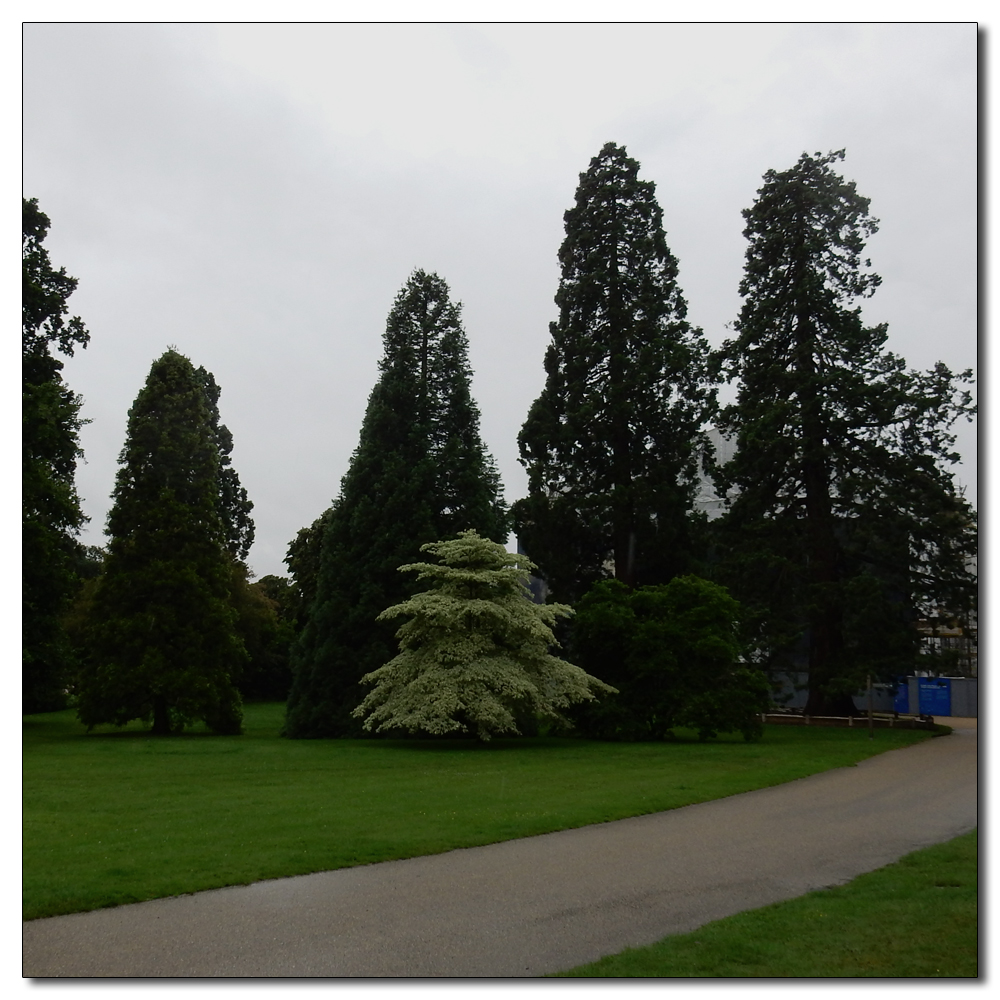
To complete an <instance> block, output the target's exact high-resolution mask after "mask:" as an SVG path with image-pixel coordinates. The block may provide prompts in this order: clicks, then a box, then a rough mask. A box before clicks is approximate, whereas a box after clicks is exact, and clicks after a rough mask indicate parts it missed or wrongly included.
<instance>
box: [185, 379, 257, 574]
mask: <svg viewBox="0 0 1000 1000" xmlns="http://www.w3.org/2000/svg"><path fill="white" fill-rule="evenodd" d="M195 374H196V375H197V376H198V378H199V379H200V380H201V382H202V385H203V386H204V390H205V399H206V401H207V403H208V413H209V421H210V423H211V427H212V435H213V437H214V438H215V446H216V448H217V449H218V451H219V503H218V506H219V517H220V518H221V519H222V527H223V530H224V532H225V537H226V548H227V550H228V551H229V553H230V555H232V557H233V558H234V559H239V560H244V559H246V557H247V555H248V554H249V552H250V546H251V545H253V536H254V523H253V520H252V519H251V517H250V511H252V510H253V502H252V501H251V500H250V498H249V497H248V496H247V491H246V490H245V489H244V487H243V485H242V484H241V483H240V477H239V475H238V474H237V472H236V470H235V469H234V468H233V464H232V459H231V458H230V457H229V456H230V455H231V454H232V451H233V435H232V433H231V432H230V430H229V428H228V427H227V426H226V425H225V424H223V423H222V422H221V418H220V416H219V397H220V396H221V395H222V388H221V387H220V386H219V384H218V383H217V382H216V381H215V376H214V375H213V374H212V373H211V372H210V371H206V369H205V368H198V370H197V371H196V373H195Z"/></svg>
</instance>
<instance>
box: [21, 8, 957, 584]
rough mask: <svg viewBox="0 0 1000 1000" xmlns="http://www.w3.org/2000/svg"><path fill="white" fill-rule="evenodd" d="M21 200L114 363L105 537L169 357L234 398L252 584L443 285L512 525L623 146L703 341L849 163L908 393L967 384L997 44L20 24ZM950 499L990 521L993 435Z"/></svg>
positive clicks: (879, 317)
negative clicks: (563, 250) (529, 435)
mask: <svg viewBox="0 0 1000 1000" xmlns="http://www.w3.org/2000/svg"><path fill="white" fill-rule="evenodd" d="M24 67H25V89H24V152H25V158H24V193H25V195H26V196H27V197H36V198H38V200H39V204H40V207H41V208H42V210H43V211H44V212H46V213H47V214H48V215H49V217H50V218H51V220H52V228H51V230H50V235H49V238H48V241H47V244H46V245H47V246H48V248H49V251H50V255H51V257H52V260H53V262H54V263H55V264H56V266H65V267H66V269H67V271H68V272H69V273H70V274H72V275H74V276H75V277H77V278H78V279H79V282H80V284H79V287H78V289H77V292H76V293H75V294H74V296H73V297H72V299H71V300H70V306H71V312H72V313H73V314H79V315H80V316H82V317H83V319H84V321H85V322H86V324H87V326H88V327H89V329H90V332H91V335H92V340H91V344H90V346H89V347H88V348H87V349H86V350H85V351H80V352H78V353H77V356H76V357H75V358H73V359H70V360H68V361H67V363H66V369H65V375H66V379H67V381H68V383H69V385H70V386H71V387H72V388H73V389H74V390H76V391H77V392H79V393H81V394H82V395H83V397H84V400H85V403H84V409H83V413H84V416H85V417H87V418H89V419H90V420H91V421H92V422H91V423H90V424H89V425H88V426H87V427H85V428H84V430H83V432H82V435H81V437H82V444H83V448H84V452H85V455H86V464H84V465H81V467H80V470H79V475H78V483H79V489H80V493H81V495H82V496H83V498H84V510H85V511H86V513H87V514H88V515H89V516H90V517H91V523H90V526H89V529H88V530H87V532H86V533H85V535H84V541H86V542H87V543H89V544H102V543H103V540H104V539H103V535H102V532H103V527H104V519H105V516H106V513H107V509H108V506H109V494H110V493H111V490H112V488H113V486H114V476H115V471H116V468H117V456H118V452H119V450H120V449H121V446H122V444H123V442H124V437H125V424H126V419H127V411H128V409H129V407H130V406H131V404H132V401H133V400H134V398H135V396H136V394H137V393H138V392H139V390H140V389H141V388H142V385H143V383H144V382H145V379H146V376H147V374H148V372H149V367H150V365H151V364H152V362H153V361H154V360H155V359H156V358H157V357H159V356H160V354H162V353H163V351H164V350H166V349H167V347H168V345H171V346H176V347H177V348H178V349H179V350H180V351H181V352H182V353H184V354H186V355H187V356H188V357H190V358H191V360H192V361H193V362H194V364H195V365H204V366H205V367H206V368H208V369H209V370H210V371H212V372H213V373H214V374H215V377H216V380H217V381H218V382H219V384H220V385H221V386H222V397H221V400H220V409H221V413H222V419H223V422H224V423H226V424H227V425H228V426H229V428H230V430H231V431H232V432H233V435H234V439H235V448H234V452H233V464H234V466H235V467H236V469H237V471H238V472H239V475H240V477H241V479H242V481H243V484H244V485H245V486H246V488H247V490H248V492H249V494H250V498H251V499H252V500H253V502H254V504H255V509H254V512H253V516H254V519H255V522H256V526H257V541H256V544H255V545H254V548H253V550H252V551H251V554H250V559H249V562H250V564H251V566H252V568H253V569H254V570H255V571H256V572H257V573H258V574H260V575H263V574H266V573H285V572H286V568H285V567H284V566H283V564H282V558H283V556H284V555H285V552H286V550H287V546H288V542H289V541H290V540H291V539H292V538H293V537H294V536H295V533H296V531H298V529H299V528H301V527H303V526H305V525H307V524H309V523H311V522H312V521H313V520H314V519H315V518H316V517H317V516H319V514H320V513H321V512H322V511H323V510H324V509H325V508H326V507H327V506H328V505H329V504H330V501H331V500H332V499H333V497H334V496H335V495H336V494H337V492H338V490H339V483H340V479H341V476H342V475H343V474H344V472H345V471H346V469H347V464H348V460H349V458H350V455H351V452H352V451H353V449H354V447H355V446H356V444H357V440H358V432H359V430H360V426H361V420H362V417H363V414H364V409H365V405H366V402H367V398H368V394H369V392H370V391H371V389H372V386H373V385H374V383H375V380H376V378H377V367H376V366H377V361H378V358H379V356H380V354H381V346H382V340H381V338H382V332H383V330H384V327H385V318H386V314H387V313H388V311H389V308H390V307H391V305H392V301H393V299H394V297H395V295H396V293H397V292H398V290H399V289H400V287H401V286H402V285H403V283H404V282H405V281H406V279H407V277H408V276H409V274H410V273H411V272H412V271H413V270H414V269H415V268H423V269H425V270H428V271H436V272H437V273H438V274H440V275H441V277H442V278H444V279H445V280H446V281H447V282H448V284H449V286H450V288H451V292H452V296H453V298H455V299H457V300H460V301H461V302H462V303H463V304H464V310H463V316H464V321H465V327H466V330H467V332H468V335H469V340H470V360H471V363H472V367H473V369H474V371H475V379H474V383H473V389H474V394H475V397H476V399H477V402H478V404H479V407H480V410H481V412H482V433H483V437H484V439H485V441H486V443H487V446H488V447H489V449H490V450H491V452H492V453H493V455H494V456H495V457H496V459H497V461H498V463H499V466H500V470H501V473H502V476H503V480H504V484H505V487H506V497H507V499H508V500H510V501H513V500H515V499H517V498H518V497H520V496H523V495H524V491H525V487H526V477H525V474H524V471H523V469H522V468H521V466H520V465H519V463H518V459H517V442H516V438H517V433H518V431H519V429H520V427H521V424H522V422H523V420H524V418H525V415H526V413H527V410H528V407H529V406H530V404H531V402H532V400H533V399H534V398H535V397H536V396H537V395H538V393H539V392H540V390H541V388H542V385H543V383H544V371H543V369H542V357H543V354H544V351H545V348H546V345H547V343H548V339H549V338H548V324H549V322H550V320H553V319H555V318H556V308H555V305H554V303H553V301H552V299H553V296H554V294H555V292H556V288H557V286H558V280H559V268H558V264H557V260H556V252H557V250H558V247H559V244H560V242H561V241H562V237H563V224H562V217H563V212H564V211H565V210H566V209H567V208H569V207H570V206H571V205H572V204H573V196H574V192H575V189H576V185H577V181H578V175H579V173H580V172H581V171H583V170H585V169H586V168H587V165H588V163H589V161H590V159H591V157H592V156H594V155H595V154H596V153H597V152H598V151H599V150H600V148H601V146H602V145H603V144H604V143H605V142H607V141H614V142H617V143H619V144H621V145H624V146H625V147H626V148H627V150H628V152H629V154H630V155H631V156H633V157H634V158H636V159H637V160H638V161H639V162H640V163H641V165H642V170H641V173H640V176H641V177H642V178H644V179H648V180H652V181H655V183H656V189H657V196H658V199H659V202H660V204H661V206H662V207H663V211H664V224H665V227H666V230H667V243H668V245H669V246H670V248H671V250H672V251H673V253H674V254H675V256H676V257H677V258H678V260H679V263H680V284H681V287H682V288H683V290H684V293H685V296H686V298H687V300H688V304H689V319H691V321H692V322H693V323H695V324H696V325H699V326H701V327H702V328H703V330H704V332H705V334H706V336H707V337H708V339H709V341H710V343H712V344H713V346H714V345H718V344H720V343H721V342H722V340H723V339H724V338H725V337H726V336H727V331H726V329H725V325H726V324H727V323H729V322H731V321H732V320H733V319H734V318H735V317H736V315H737V313H738V311H739V307H740V299H739V296H738V295H737V285H738V283H739V280H740V275H741V271H742V265H743V252H744V245H745V241H744V239H743V237H742V235H741V233H742V228H743V220H742V217H741V215H740V211H741V209H743V208H746V207H748V206H749V205H750V204H751V203H752V201H753V198H754V195H755V192H756V190H757V188H758V187H759V186H760V183H761V176H762V174H763V173H764V172H765V171H766V170H768V169H770V168H774V169H778V170H782V169H786V168H788V167H790V166H792V165H793V164H794V163H795V161H796V159H797V158H798V156H799V154H801V153H802V152H803V151H808V152H810V153H812V152H817V151H820V152H826V151H829V150H832V149H840V148H846V150H847V158H846V160H845V161H844V162H843V163H842V164H841V169H842V171H843V173H844V175H845V176H846V177H847V178H848V179H852V180H855V181H856V182H857V185H858V190H859V192H860V193H861V194H863V195H865V196H867V197H870V198H871V209H872V213H873V214H874V215H875V216H876V217H877V218H879V219H880V220H881V231H880V232H879V233H878V234H877V235H876V236H875V237H874V238H873V239H872V240H871V242H870V243H869V255H870V256H871V258H872V263H873V266H874V268H875V270H876V271H877V272H878V273H880V274H881V275H882V277H883V284H882V287H881V288H880V289H879V291H878V292H877V294H876V295H875V297H874V298H873V299H872V300H870V301H869V302H867V303H866V304H865V307H864V315H865V318H866V319H867V320H868V321H869V322H872V323H875V322H888V323H889V330H890V347H891V348H892V349H893V350H895V351H896V352H898V353H900V354H902V355H903V356H904V357H905V358H906V359H907V361H908V362H909V363H910V364H911V365H912V366H914V367H918V368H927V367H929V366H931V365H932V364H934V362H936V361H937V360H943V361H944V362H945V363H946V364H948V365H949V366H950V367H951V368H952V369H953V370H959V369H962V368H966V367H974V366H975V364H976V346H977V344H976V282H977V271H976V250H977V248H976V226H977V215H976V170H977V161H976V139H977V135H976V27H975V25H974V24H972V23H966V24H857V25H855V24H808V25H788V24H767V25H764V24H740V25H725V24H704V25H692V24H676V25H671V24H621V25H599V24H590V25H565V24H553V25H265V24H248V25H207V24H187V25H163V24H160V25H155V24H128V25H119V24H28V25H27V26H26V28H25V32H24ZM959 447H960V450H961V451H962V453H963V456H964V457H965V461H964V462H963V465H962V466H961V467H960V469H959V480H960V482H961V483H962V484H963V486H965V487H966V490H967V495H968V496H969V497H970V499H971V500H972V501H973V502H975V497H976V493H975V490H976V467H975V435H974V428H972V427H970V426H969V425H963V427H962V429H961V432H960V439H959Z"/></svg>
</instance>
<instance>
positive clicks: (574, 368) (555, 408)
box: [514, 143, 714, 602]
mask: <svg viewBox="0 0 1000 1000" xmlns="http://www.w3.org/2000/svg"><path fill="white" fill-rule="evenodd" d="M638 171H639V164H638V163H637V162H636V161H635V160H633V159H631V158H630V157H629V156H627V155H626V152H625V150H624V149H623V148H622V147H619V146H616V145H615V144H614V143H608V144H607V145H606V146H605V147H604V148H603V149H602V150H601V152H600V154H599V155H598V156H596V157H594V159H593V160H591V162H590V168H589V169H588V170H587V172H586V173H583V174H581V175H580V186H579V187H578V188H577V192H576V206H575V207H574V208H571V209H570V210H569V211H567V212H566V216H565V223H566V239H565V240H564V241H563V244H562V247H561V248H560V250H559V262H560V264H561V265H562V280H561V281H560V284H559V291H558V293H557V295H556V304H557V305H558V306H559V320H558V322H555V323H552V324H551V327H550V330H551V334H552V343H551V344H550V346H549V348H548V351H547V352H546V355H545V371H546V376H547V377H546V382H545V388H544V390H543V391H542V394H541V396H539V398H538V399H537V400H536V401H535V403H534V404H533V406H532V407H531V410H530V412H529V414H528V419H527V421H526V422H525V424H524V427H523V428H522V430H521V434H520V437H519V439H518V441H519V444H520V449H521V462H522V464H523V465H524V466H525V467H526V468H527V470H528V491H529V492H528V497H527V498H526V499H524V500H519V501H518V502H517V504H515V506H514V522H515V530H516V531H517V534H518V538H519V539H520V540H521V542H522V543H523V545H524V548H525V550H526V551H527V552H528V553H529V555H530V556H531V557H532V559H533V560H534V561H535V562H536V563H538V565H539V567H540V569H541V571H542V574H543V575H544V576H545V578H546V580H547V581H548V584H549V587H550V589H551V591H552V592H553V594H554V595H555V596H556V597H557V598H558V599H559V600H564V601H570V602H572V601H575V600H577V599H578V598H579V597H580V596H581V595H582V593H583V592H585V591H586V590H587V589H588V587H589V586H590V585H591V584H592V583H593V582H594V581H596V580H598V579H601V578H602V577H605V576H607V575H608V566H609V563H610V562H612V561H613V565H614V570H613V572H614V575H615V576H616V577H617V578H618V579H619V580H621V581H622V582H624V583H626V584H627V585H629V586H634V585H636V584H640V583H658V582H665V581H666V580H669V579H670V578H671V577H672V576H674V575H676V574H677V573H679V572H685V571H688V570H689V569H690V568H691V560H692V539H691V527H692V520H691V517H692V515H691V511H692V508H693V498H694V484H695V482H696V474H697V468H698V458H699V453H700V448H701V447H702V442H703V438H702V435H701V433H700V428H701V426H702V424H703V422H704V421H705V419H706V416H707V415H708V412H709V410H710V407H711V405H712V402H713V399H714V396H713V391H712V390H711V388H710V387H709V386H708V384H707V382H706V378H705V364H704V362H705V359H706V356H707V353H708V348H707V344H706V342H705V340H704V339H703V338H702V336H701V334H700V331H698V330H695V329H692V328H691V326H690V325H689V324H688V323H687V321H686V320H685V318H684V317H685V315H686V313H687V306H686V304H685V302H684V298H683V296H682V295H681V292H680V289H679V288H678V287H677V262H676V260H675V259H674V257H673V256H672V255H671V253H670V251H669V250H668V249H667V244H666V238H665V236H664V233H663V225H662V218H663V213H662V211H661V209H660V206H659V205H658V204H657V202H656V198H655V187H654V185H653V183H652V182H651V181H640V180H639V179H638Z"/></svg>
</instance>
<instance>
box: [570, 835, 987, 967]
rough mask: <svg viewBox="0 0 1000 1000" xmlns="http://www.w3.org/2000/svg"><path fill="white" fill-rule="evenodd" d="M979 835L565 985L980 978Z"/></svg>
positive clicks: (668, 942) (613, 962)
mask: <svg viewBox="0 0 1000 1000" xmlns="http://www.w3.org/2000/svg"><path fill="white" fill-rule="evenodd" d="M978 848H979V837H978V833H977V831H973V832H972V833H967V834H964V835H963V836H961V837H957V838H956V839H955V840H949V841H948V842H947V843H944V844H935V845H934V846H933V847H928V848H925V849H924V850H922V851H915V852H914V853H913V854H907V855H906V856H905V857H903V858H901V859H900V860H899V861H897V862H896V863H895V864H891V865H888V866H887V867H885V868H880V869H878V870H877V871H874V872H869V873H868V874H865V875H861V876H859V877H858V878H856V879H854V880H853V881H851V882H848V883H847V884H846V885H842V886H836V887H834V888H830V889H821V890H819V891H818V892H810V893H809V894H808V895H806V896H802V897H800V898H798V899H791V900H788V901H787V902H784V903H775V904H773V905H772V906H765V907H762V908H761V909H758V910H747V911H746V912H744V913H738V914H736V915H735V916H732V917H727V918H725V919H724V920H714V921H712V922H711V923H709V924H705V925H704V927H699V928H698V930H696V931H692V932H691V933H689V934H674V935H671V936H670V937H667V938H664V939H663V940H662V941H660V942H658V943H657V944H654V945H650V946H649V947H646V948H628V949H626V950H625V951H623V952H621V953H620V954H618V955H608V956H607V957H605V958H602V959H601V960H600V961H597V962H592V963H591V964H589V965H582V966H579V967H578V968H576V969H571V970H570V971H569V972H564V973H561V974H560V975H562V976H574V977H582V978H588V979H589V978H595V977H612V978H622V977H630V976H642V977H647V978H652V977H655V978H660V979H668V978H669V979H687V978H692V977H705V978H710V979H734V978H739V979H743V978H751V977H752V978H758V979H788V978H796V979H831V978H841V977H850V978H866V979H867V978H878V979H899V978H907V979H947V978H953V977H963V978H964V977H970V978H975V977H977V976H978V975H979V891H978V883H979V865H978V853H979V852H978Z"/></svg>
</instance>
